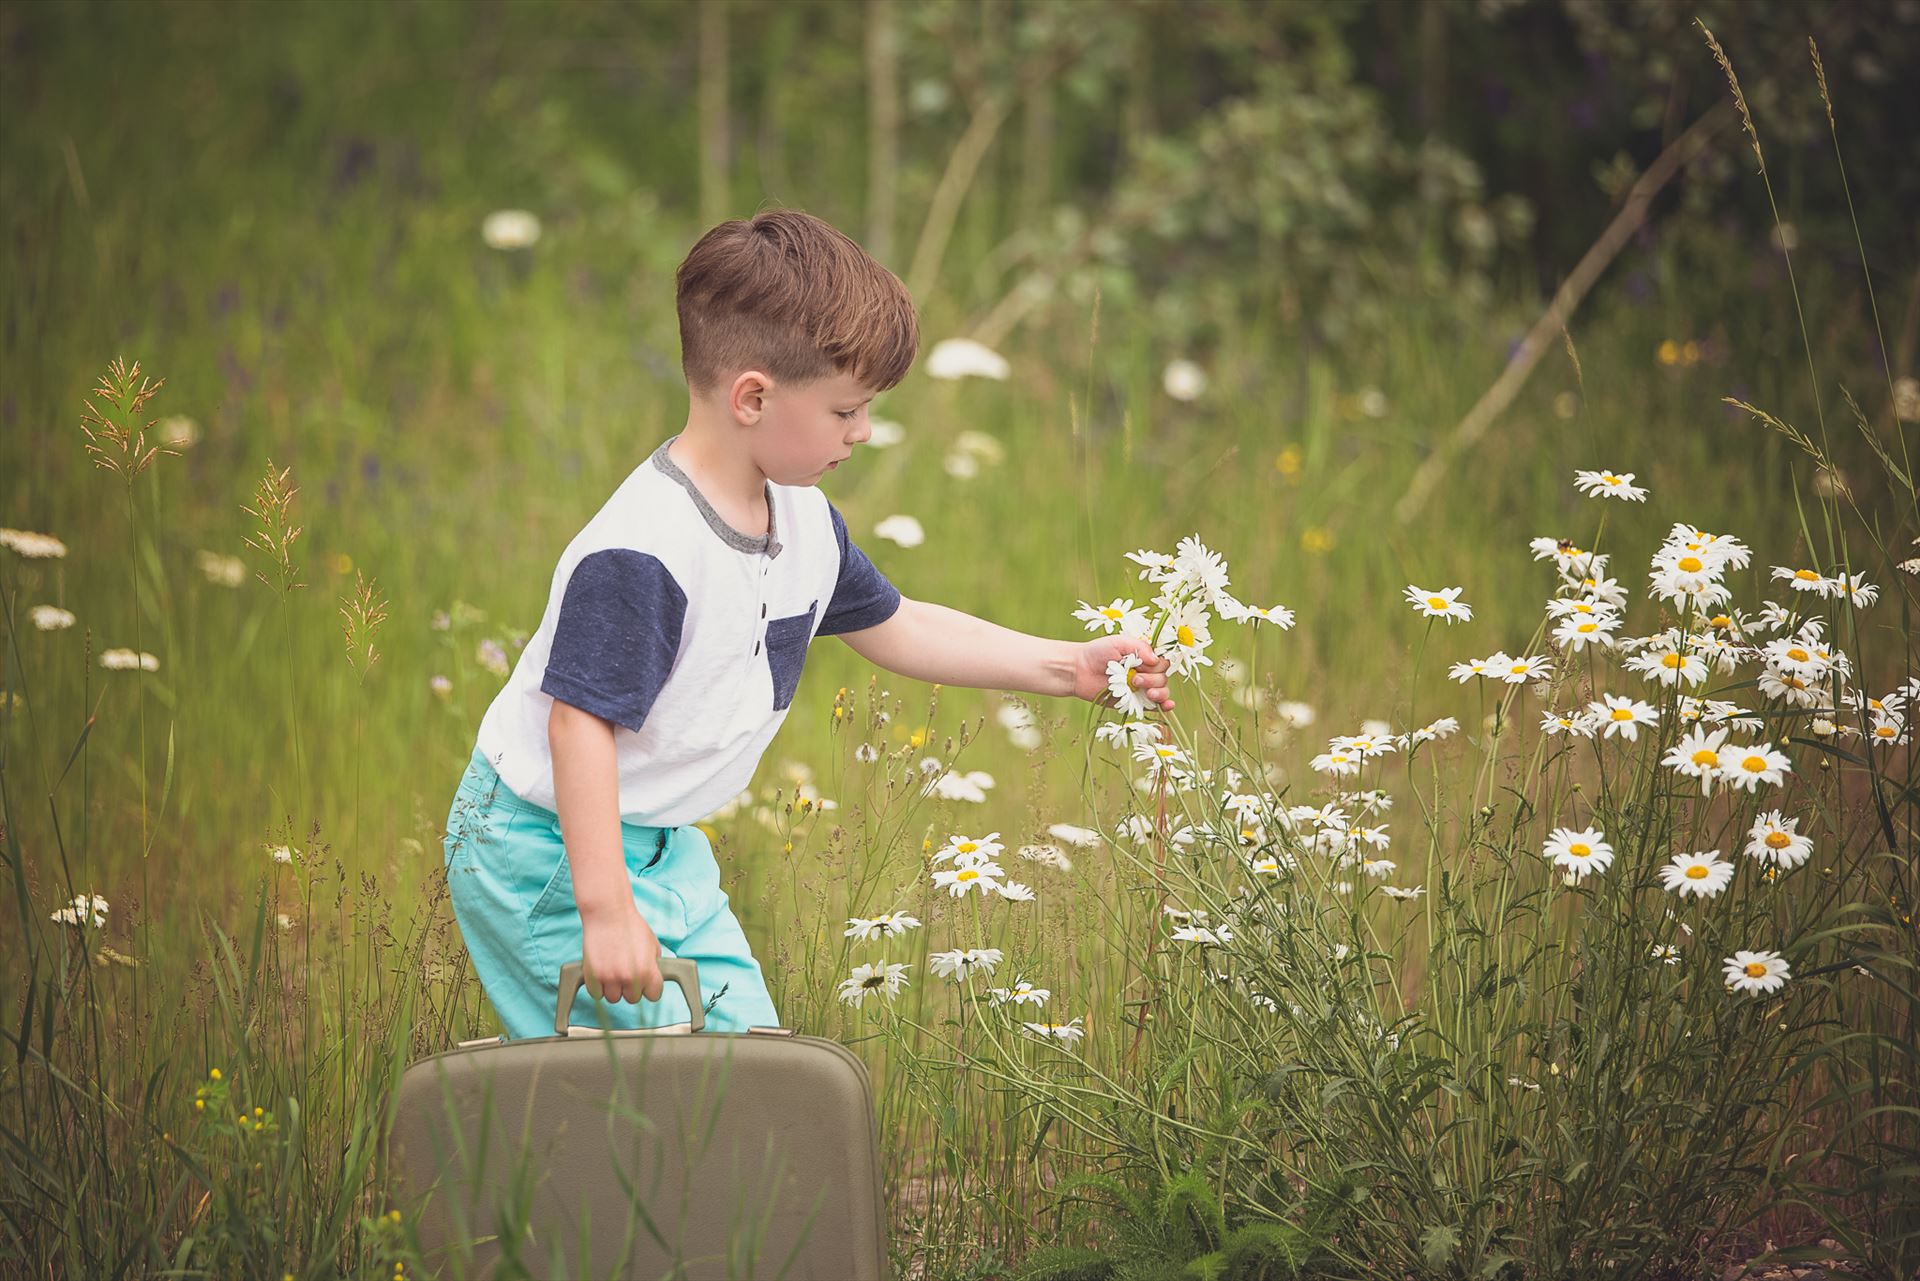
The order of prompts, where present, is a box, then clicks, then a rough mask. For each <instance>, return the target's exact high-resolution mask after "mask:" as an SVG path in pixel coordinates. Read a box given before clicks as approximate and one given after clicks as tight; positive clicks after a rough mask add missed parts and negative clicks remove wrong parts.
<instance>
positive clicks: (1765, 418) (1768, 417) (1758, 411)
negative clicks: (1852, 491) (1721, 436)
mask: <svg viewBox="0 0 1920 1281" xmlns="http://www.w3.org/2000/svg"><path fill="white" fill-rule="evenodd" d="M1720 399H1721V400H1722V401H1723V402H1724V403H1726V404H1729V405H1732V406H1734V407H1735V408H1737V409H1744V410H1746V411H1747V412H1748V413H1749V414H1752V415H1753V416H1754V417H1755V418H1758V419H1759V420H1760V421H1761V422H1763V423H1765V424H1766V425H1767V426H1769V427H1771V428H1773V429H1774V430H1775V431H1777V432H1779V433H1780V434H1781V435H1782V436H1785V437H1786V438H1787V439H1788V440H1790V441H1792V442H1793V443H1794V444H1796V445H1798V446H1800V448H1802V449H1804V450H1806V451H1807V453H1809V454H1811V455H1812V456H1813V459H1814V461H1815V462H1817V463H1819V464H1820V465H1821V466H1822V467H1825V468H1826V469H1827V470H1828V471H1832V470H1833V465H1832V464H1831V463H1829V462H1828V461H1827V456H1826V455H1825V454H1823V453H1821V452H1820V447H1819V446H1818V445H1816V444H1814V443H1813V441H1811V440H1809V439H1808V438H1807V433H1805V432H1803V431H1801V430H1800V429H1799V428H1798V427H1795V426H1794V425H1793V424H1792V423H1788V422H1782V421H1781V420H1780V419H1778V418H1775V417H1774V416H1773V415H1772V414H1770V413H1768V412H1767V411H1766V410H1764V409H1762V408H1760V407H1759V406H1758V405H1749V404H1748V403H1747V402H1746V401H1744V400H1741V399H1739V398H1738V397H1735V396H1722V397H1721V398H1720Z"/></svg>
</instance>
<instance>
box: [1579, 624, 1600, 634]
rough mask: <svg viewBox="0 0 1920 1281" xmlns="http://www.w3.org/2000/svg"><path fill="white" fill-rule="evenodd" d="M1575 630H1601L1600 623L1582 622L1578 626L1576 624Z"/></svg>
mask: <svg viewBox="0 0 1920 1281" xmlns="http://www.w3.org/2000/svg"><path fill="white" fill-rule="evenodd" d="M1573 630H1575V631H1576V632H1597V631H1599V630H1600V624H1598V623H1581V624H1579V625H1578V626H1576V627H1575V628H1574V629H1573Z"/></svg>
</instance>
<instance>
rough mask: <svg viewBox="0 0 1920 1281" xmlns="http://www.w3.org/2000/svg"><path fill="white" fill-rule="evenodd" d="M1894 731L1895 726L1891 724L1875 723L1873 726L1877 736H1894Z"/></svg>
mask: <svg viewBox="0 0 1920 1281" xmlns="http://www.w3.org/2000/svg"><path fill="white" fill-rule="evenodd" d="M1893 732H1894V731H1893V726H1891V725H1875V726H1874V727H1873V736H1874V737H1875V738H1892V737H1893Z"/></svg>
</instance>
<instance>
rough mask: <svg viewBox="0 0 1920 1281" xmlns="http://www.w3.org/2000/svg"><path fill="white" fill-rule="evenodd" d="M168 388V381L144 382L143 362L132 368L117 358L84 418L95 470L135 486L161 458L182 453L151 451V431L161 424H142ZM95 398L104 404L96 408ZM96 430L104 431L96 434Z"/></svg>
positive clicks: (163, 447)
mask: <svg viewBox="0 0 1920 1281" xmlns="http://www.w3.org/2000/svg"><path fill="white" fill-rule="evenodd" d="M166 385H167V380H166V379H164V378H162V379H161V380H160V381H159V382H154V381H153V380H152V379H150V378H142V377H141V376H140V362H139V361H137V360H136V361H134V362H133V364H132V365H131V366H129V365H128V364H127V363H126V362H125V361H123V360H121V359H120V358H119V357H118V356H116V357H114V359H113V362H112V363H111V364H109V365H108V366H107V372H106V373H104V374H102V375H101V376H100V385H99V386H98V387H95V388H94V389H93V396H92V397H90V398H89V399H88V400H87V401H86V402H85V403H86V407H87V411H86V413H84V414H82V415H81V417H80V430H81V431H82V432H84V433H86V437H87V440H86V445H87V453H89V454H91V455H92V456H93V462H94V466H96V467H104V468H106V469H107V470H108V471H111V472H114V473H117V474H118V475H120V476H123V477H125V478H126V481H127V483H128V484H132V483H133V478H134V477H135V476H138V475H139V474H140V473H141V472H143V471H145V470H146V469H147V468H148V467H151V466H152V465H153V463H154V460H155V459H157V458H158V457H159V456H160V455H161V454H177V453H179V452H180V451H179V450H178V449H177V448H175V447H174V446H173V445H171V444H168V443H166V442H162V443H160V444H158V445H154V446H151V447H149V446H148V445H147V428H149V427H151V426H153V425H154V423H156V422H158V421H159V420H158V419H149V420H147V421H146V422H144V423H143V422H141V421H140V411H141V409H142V408H144V407H145V406H146V403H147V402H148V401H149V400H151V399H153V396H154V393H156V392H158V391H159V390H160V389H161V388H162V387H164V386H166ZM94 398H98V399H99V401H100V402H101V404H95V403H94ZM95 427H98V428H99V429H100V430H99V431H97V432H96V431H94V428H95Z"/></svg>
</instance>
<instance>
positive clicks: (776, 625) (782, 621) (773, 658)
mask: <svg viewBox="0 0 1920 1281" xmlns="http://www.w3.org/2000/svg"><path fill="white" fill-rule="evenodd" d="M819 606H820V602H819V601H815V602H814V603H813V604H811V605H809V606H807V612H806V613H804V614H793V615H790V616H788V617H786V618H776V619H773V620H772V621H770V622H769V623H768V624H767V670H768V671H769V672H771V673H772V674H773V710H774V711H776V712H777V711H781V710H782V709H784V708H786V707H788V706H789V705H791V704H792V702H793V692H794V690H796V689H798V688H799V687H800V669H801V667H802V666H804V665H805V663H806V661H807V643H808V642H809V641H811V640H812V639H813V615H814V611H815V610H816V609H818V608H819Z"/></svg>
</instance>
